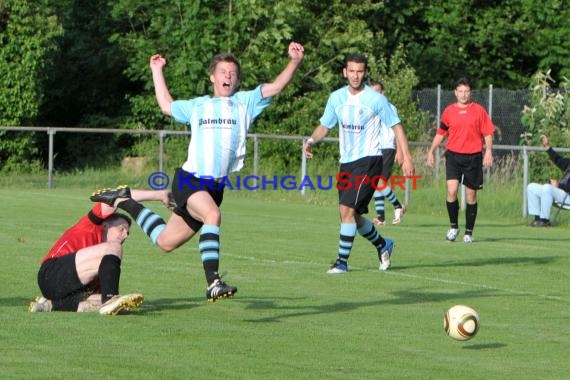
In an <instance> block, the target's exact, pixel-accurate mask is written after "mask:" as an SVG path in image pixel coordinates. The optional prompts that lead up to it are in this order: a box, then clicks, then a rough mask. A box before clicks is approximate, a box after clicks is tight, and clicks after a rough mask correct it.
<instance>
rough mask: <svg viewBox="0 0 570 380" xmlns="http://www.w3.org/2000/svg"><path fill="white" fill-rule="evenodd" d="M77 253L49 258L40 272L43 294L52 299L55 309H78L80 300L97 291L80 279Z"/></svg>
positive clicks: (39, 283)
mask: <svg viewBox="0 0 570 380" xmlns="http://www.w3.org/2000/svg"><path fill="white" fill-rule="evenodd" d="M75 255H76V253H71V254H69V255H65V256H62V257H57V258H53V259H49V260H47V261H46V262H44V263H43V264H42V266H41V267H40V270H39V272H38V285H39V287H40V290H41V291H42V295H43V296H44V297H45V298H47V299H49V300H51V303H52V310H54V311H77V306H78V305H79V302H81V301H84V300H85V299H86V298H87V297H89V296H90V295H91V294H93V293H94V292H95V291H94V289H92V288H91V287H89V286H88V285H83V284H82V283H81V281H79V277H78V276H77V269H76V268H75Z"/></svg>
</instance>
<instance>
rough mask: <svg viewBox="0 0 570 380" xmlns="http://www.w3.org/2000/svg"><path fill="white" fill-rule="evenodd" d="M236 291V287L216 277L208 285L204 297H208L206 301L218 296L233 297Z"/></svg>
mask: <svg viewBox="0 0 570 380" xmlns="http://www.w3.org/2000/svg"><path fill="white" fill-rule="evenodd" d="M236 293H237V288H236V287H234V286H230V285H228V284H226V283H224V282H222V280H219V279H218V280H216V281H214V282H213V283H212V284H211V285H210V286H208V290H206V298H207V299H208V302H215V301H217V300H219V299H220V298H228V297H233V296H234V294H236Z"/></svg>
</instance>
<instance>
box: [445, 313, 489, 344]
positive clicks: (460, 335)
mask: <svg viewBox="0 0 570 380" xmlns="http://www.w3.org/2000/svg"><path fill="white" fill-rule="evenodd" d="M479 325H480V322H479V314H478V313H477V312H476V311H475V310H473V309H472V308H470V307H469V306H466V305H455V306H453V307H451V308H450V309H449V310H447V312H446V313H445V315H444V316H443V327H444V328H445V333H446V334H447V335H449V336H450V337H452V338H453V339H456V340H469V339H471V338H473V337H474V336H475V334H477V331H479Z"/></svg>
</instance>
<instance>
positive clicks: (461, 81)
mask: <svg viewBox="0 0 570 380" xmlns="http://www.w3.org/2000/svg"><path fill="white" fill-rule="evenodd" d="M459 86H467V87H469V88H470V89H473V86H472V85H471V81H470V80H469V78H467V77H461V78H459V79H458V80H457V82H455V87H454V88H457V87H459Z"/></svg>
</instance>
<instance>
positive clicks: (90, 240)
mask: <svg viewBox="0 0 570 380" xmlns="http://www.w3.org/2000/svg"><path fill="white" fill-rule="evenodd" d="M133 197H134V198H136V199H138V200H140V201H146V200H157V201H162V202H163V203H164V204H165V205H168V202H169V195H168V192H167V191H145V190H133ZM130 225H131V219H130V218H129V217H128V216H126V215H124V214H120V213H117V212H116V209H115V208H114V207H112V206H109V205H107V204H105V203H101V202H98V203H97V204H95V205H94V206H93V207H92V208H91V210H90V211H89V212H88V213H87V215H85V216H83V217H82V218H81V219H80V220H79V221H78V222H77V223H76V224H75V225H73V226H72V227H70V228H69V229H68V230H67V231H65V232H64V233H63V235H62V236H61V237H60V238H59V239H58V240H57V242H56V243H55V244H54V245H53V247H52V248H51V249H50V250H49V252H48V253H47V255H46V256H45V257H44V258H43V259H42V262H41V266H40V270H39V272H38V285H39V287H40V290H41V293H42V295H41V296H40V297H37V298H36V300H35V301H33V302H31V303H30V306H29V311H31V312H49V311H77V312H99V313H100V314H105V315H115V314H119V313H121V312H124V311H128V310H130V309H132V308H136V307H138V306H139V305H140V304H141V303H142V302H143V295H142V294H140V293H131V294H123V295H121V294H119V280H120V276H121V260H122V256H123V243H124V242H125V240H126V239H127V237H128V236H129V228H130Z"/></svg>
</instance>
